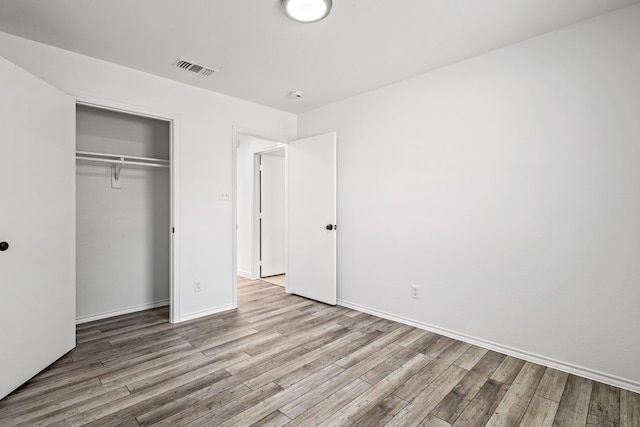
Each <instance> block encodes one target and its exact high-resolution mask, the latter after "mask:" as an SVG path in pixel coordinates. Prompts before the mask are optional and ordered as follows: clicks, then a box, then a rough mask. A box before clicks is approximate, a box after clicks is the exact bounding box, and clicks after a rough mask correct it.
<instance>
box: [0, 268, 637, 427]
mask: <svg viewBox="0 0 640 427" xmlns="http://www.w3.org/2000/svg"><path fill="white" fill-rule="evenodd" d="M238 287H239V290H238V294H239V305H240V309H238V310H237V311H230V312H226V313H222V314H218V315H214V316H208V317H206V318H203V319H197V320H194V321H190V322H185V323H181V324H178V325H172V324H170V323H168V321H167V318H168V313H167V309H166V308H162V309H156V310H149V311H144V312H140V313H135V314H130V315H125V316H120V317H116V318H112V319H107V320H102V321H97V322H93V323H88V324H83V325H79V326H78V328H77V330H78V331H77V340H78V346H77V348H76V349H74V350H73V351H71V352H70V353H69V354H67V355H66V356H65V357H64V358H62V359H60V360H59V361H57V362H56V363H54V364H53V365H52V366H50V367H49V368H47V369H46V370H45V371H43V372H41V373H40V374H39V375H37V376H36V377H35V378H33V379H32V380H31V381H29V382H28V383H27V384H25V385H24V386H22V387H21V388H20V389H18V390H16V391H15V392H14V393H12V394H10V395H9V396H7V397H6V398H4V399H3V400H1V401H0V425H1V426H17V425H25V426H44V425H54V426H76V425H91V426H123V427H128V426H151V425H154V426H156V425H157V426H173V427H175V426H284V425H287V426H309V425H321V426H343V425H355V426H382V425H386V426H437V427H441V426H483V425H488V426H518V425H522V426H571V427H573V426H640V396H639V395H638V394H634V393H631V392H628V391H624V390H620V389H618V388H615V387H611V386H607V385H604V384H600V383H597V382H593V381H589V380H586V379H583V378H580V377H576V376H573V375H568V374H565V373H562V372H559V371H556V370H554V369H549V368H545V367H543V366H540V365H536V364H533V363H529V362H524V361H522V360H518V359H515V358H512V357H508V356H505V355H502V354H499V353H495V352H492V351H487V350H485V349H482V348H479V347H475V346H472V345H469V344H465V343H462V342H459V341H455V340H452V339H449V338H446V337H442V336H439V335H436V334H433V333H430V332H426V331H423V330H419V329H416V328H412V327H409V326H405V325H401V324H399V323H395V322H392V321H388V320H384V319H379V318H376V317H374V316H370V315H367V314H363V313H359V312H356V311H353V310H349V309H346V308H343V307H330V306H326V305H323V304H320V303H316V302H313V301H309V300H306V299H303V298H300V297H297V296H292V295H287V294H286V293H285V292H284V290H283V289H282V288H281V287H279V286H274V285H271V284H268V283H265V282H262V281H249V280H240V281H239V285H238Z"/></svg>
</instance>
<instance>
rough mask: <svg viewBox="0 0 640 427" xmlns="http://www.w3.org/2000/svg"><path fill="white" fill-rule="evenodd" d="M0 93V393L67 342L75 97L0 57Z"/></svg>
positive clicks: (70, 336) (71, 311) (71, 299)
mask: <svg viewBox="0 0 640 427" xmlns="http://www.w3.org/2000/svg"><path fill="white" fill-rule="evenodd" d="M0 93H1V94H2V96H0V117H1V118H0V121H1V126H0V129H2V138H1V139H0V158H1V159H3V161H2V165H1V166H0V197H1V199H0V200H1V201H0V203H1V207H0V242H6V243H7V244H8V248H7V249H6V250H4V251H1V252H0V292H1V296H0V313H2V318H3V322H2V328H0V346H2V351H0V398H2V397H4V396H6V395H7V394H8V393H10V392H11V391H13V390H14V389H15V388H17V387H19V386H20V385H21V384H23V383H24V382H26V381H27V380H29V379H30V378H31V377H33V376H34V375H35V374H37V373H38V372H40V371H41V370H42V369H44V368H46V367H47V366H48V365H50V364H51V363H52V362H54V361H56V360H57V359H58V358H59V357H60V356H62V355H64V354H65V353H66V352H68V351H69V350H71V349H72V348H73V347H74V346H75V156H74V151H75V102H74V101H73V100H72V99H71V98H70V97H68V96H66V95H65V94H63V93H62V92H60V91H59V90H57V89H56V88H54V87H52V86H50V85H49V84H47V83H45V82H43V81H42V80H40V79H38V78H36V77H35V76H33V75H31V74H29V73H27V72H26V71H24V70H22V69H21V68H19V67H17V66H16V65H14V64H12V63H10V62H8V61H6V60H5V59H3V58H0ZM0 249H2V247H0Z"/></svg>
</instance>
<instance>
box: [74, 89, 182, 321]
mask: <svg viewBox="0 0 640 427" xmlns="http://www.w3.org/2000/svg"><path fill="white" fill-rule="evenodd" d="M69 95H70V96H71V97H72V98H74V99H75V101H76V105H83V106H87V107H93V108H99V109H102V110H108V111H114V112H119V113H124V114H129V115H133V116H140V117H146V118H150V119H156V120H162V121H164V122H168V123H169V176H170V178H169V200H170V208H169V227H170V228H171V230H167V231H168V232H169V234H170V239H169V241H170V247H169V322H171V323H179V322H180V263H179V260H180V231H181V229H180V209H179V207H180V191H179V189H180V170H179V165H180V150H179V147H180V142H179V139H180V116H179V115H178V114H174V113H169V112H166V111H158V110H153V109H149V108H146V107H141V106H137V105H130V104H123V103H121V102H117V101H113V100H109V99H104V98H97V97H93V96H89V95H85V94H74V93H70V94H69Z"/></svg>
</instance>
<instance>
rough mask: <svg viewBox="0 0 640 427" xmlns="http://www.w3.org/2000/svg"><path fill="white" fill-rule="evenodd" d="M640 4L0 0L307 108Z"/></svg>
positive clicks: (125, 49)
mask: <svg viewBox="0 0 640 427" xmlns="http://www.w3.org/2000/svg"><path fill="white" fill-rule="evenodd" d="M639 1H640V0H483V1H480V0H439V1H437V0H334V1H333V10H332V11H331V15H329V17H328V18H327V19H325V20H324V21H321V22H319V23H315V24H299V23H295V22H293V21H291V20H289V19H288V18H286V17H285V16H284V14H283V13H282V11H281V8H280V0H227V1H223V0H101V1H98V0H19V1H17V0H0V31H3V32H6V33H11V34H14V35H17V36H21V37H24V38H28V39H32V40H36V41H39V42H42V43H46V44H49V45H53V46H57V47H61V48H63V49H67V50H71V51H74V52H79V53H82V54H85V55H89V56H92V57H95V58H100V59H103V60H106V61H110V62H114V63H116V64H121V65H124V66H127V67H130V68H135V69H138V70H142V71H145V72H148V73H151V74H156V75H159V76H163V77H166V78H169V79H173V80H177V81H180V82H183V83H187V84H190V85H194V86H198V87H201V88H204V89H208V90H212V91H215V92H219V93H223V94H227V95H231V96H234V97H237V98H242V99H246V100H249V101H253V102H256V103H259V104H264V105H268V106H271V107H274V108H278V109H281V110H285V111H290V112H294V113H299V112H303V111H307V110H311V109H313V108H316V107H319V106H322V105H326V104H329V103H332V102H335V101H338V100H340V99H344V98H347V97H349V96H352V95H355V94H358V93H362V92H366V91H369V90H372V89H375V88H378V87H381V86H384V85H387V84H390V83H394V82H397V81H400V80H403V79H406V78H408V77H412V76H415V75H418V74H421V73H424V72H427V71H429V70H433V69H435V68H439V67H443V66H446V65H448V64H451V63H454V62H457V61H460V60H464V59H466V58H470V57H473V56H476V55H479V54H481V53H484V52H488V51H491V50H494V49H496V48H499V47H502V46H506V45H509V44H512V43H515V42H518V41H521V40H524V39H527V38H530V37H532V36H535V35H538V34H542V33H545V32H548V31H551V30H554V29H557V28H561V27H563V26H566V25H569V24H572V23H575V22H578V21H581V20H584V19H587V18H590V17H593V16H596V15H599V14H602V13H605V12H608V11H611V10H614V9H617V8H620V7H624V6H627V5H630V4H632V3H637V2H639ZM179 57H183V58H186V59H189V60H191V61H195V62H197V63H201V64H203V65H205V66H209V67H212V68H217V69H220V72H219V73H217V74H215V75H214V76H212V77H208V78H205V77H201V76H198V75H195V74H193V73H190V72H187V71H183V70H178V69H176V68H172V67H171V65H172V64H173V63H174V62H175V61H176V60H177V59H178V58H179ZM294 89H300V90H302V91H303V92H304V96H303V98H302V99H294V98H292V97H289V96H288V94H289V92H291V91H292V90H294Z"/></svg>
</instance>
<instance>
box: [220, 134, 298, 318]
mask: <svg viewBox="0 0 640 427" xmlns="http://www.w3.org/2000/svg"><path fill="white" fill-rule="evenodd" d="M242 136H249V137H254V138H258V139H262V140H264V141H270V142H273V143H274V146H273V147H269V148H265V149H263V150H257V151H255V152H254V153H253V178H252V180H253V194H252V199H251V201H252V203H251V278H252V279H257V278H259V275H260V273H259V268H257V266H258V261H257V260H258V259H259V246H258V247H257V248H256V243H255V241H256V236H255V235H256V229H257V230H258V231H257V232H259V229H258V228H257V227H259V224H258V226H256V216H259V214H257V215H256V213H255V212H256V209H257V208H256V179H258V178H257V177H256V172H255V171H256V168H259V167H260V163H259V159H258V161H256V155H258V157H259V154H260V153H261V152H268V151H276V150H280V149H282V148H284V149H285V158H286V155H287V147H288V144H289V138H288V137H286V136H283V135H274V134H268V133H265V132H261V131H256V130H254V129H248V128H243V127H240V126H233V138H232V139H231V152H232V156H231V159H232V181H233V182H232V194H233V197H232V220H233V223H232V233H233V237H232V239H231V241H232V247H231V253H232V269H231V275H232V277H231V295H232V305H233V307H234V308H238V144H239V142H240V137H242ZM277 144H279V145H277ZM276 145H277V146H276ZM256 163H257V166H256ZM258 191H259V189H258ZM285 194H286V189H285ZM258 195H259V193H258ZM285 198H286V195H285ZM285 215H286V212H285ZM285 221H286V219H285ZM285 230H286V223H285ZM258 239H259V236H258ZM258 244H259V242H258ZM286 251H287V248H286V244H285V255H286ZM256 253H257V254H258V255H257V257H256V255H255V254H256ZM256 275H257V276H256Z"/></svg>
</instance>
